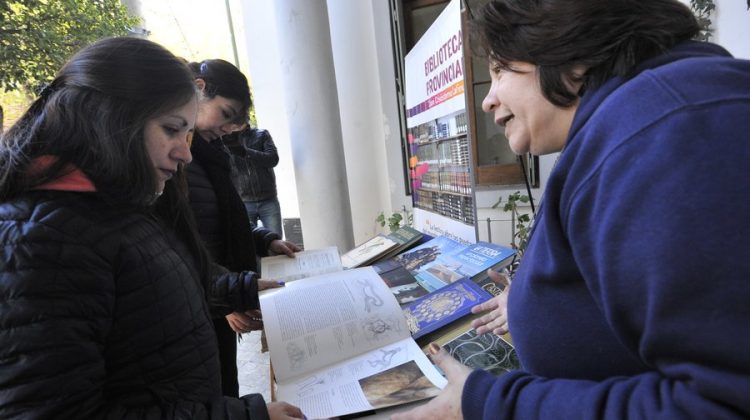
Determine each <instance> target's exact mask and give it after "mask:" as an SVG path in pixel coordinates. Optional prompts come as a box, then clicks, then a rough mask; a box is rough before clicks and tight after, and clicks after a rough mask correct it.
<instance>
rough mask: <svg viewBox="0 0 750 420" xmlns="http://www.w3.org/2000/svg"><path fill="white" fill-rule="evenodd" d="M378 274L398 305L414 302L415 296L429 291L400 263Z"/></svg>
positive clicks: (417, 296)
mask: <svg viewBox="0 0 750 420" xmlns="http://www.w3.org/2000/svg"><path fill="white" fill-rule="evenodd" d="M379 276H380V278H382V279H383V281H384V282H385V284H386V285H387V286H388V288H389V290H390V291H391V293H393V296H395V297H396V301H397V302H398V304H399V305H402V306H403V305H406V304H408V303H409V302H414V301H415V300H417V298H419V297H421V296H424V295H426V294H427V293H429V292H428V291H427V290H426V289H425V288H423V287H422V286H421V285H420V284H419V283H418V282H417V279H416V278H414V276H413V275H412V274H411V273H410V272H409V271H408V270H407V269H405V268H404V267H401V266H400V265H398V266H397V267H395V268H394V269H392V270H389V271H386V272H385V273H379Z"/></svg>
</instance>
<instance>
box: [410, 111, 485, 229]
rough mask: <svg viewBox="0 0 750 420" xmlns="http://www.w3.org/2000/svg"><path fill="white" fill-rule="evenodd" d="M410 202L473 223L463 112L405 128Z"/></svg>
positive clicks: (467, 142)
mask: <svg viewBox="0 0 750 420" xmlns="http://www.w3.org/2000/svg"><path fill="white" fill-rule="evenodd" d="M408 137H409V142H410V144H411V148H410V150H411V152H412V153H411V159H410V168H411V175H412V186H413V191H414V205H415V206H416V207H418V208H421V209H424V210H427V211H430V212H433V213H437V214H440V215H442V216H445V217H449V218H451V219H454V220H457V221H459V222H462V223H465V224H467V225H474V198H473V191H472V179H471V159H470V155H469V148H470V144H469V135H468V123H467V120H466V113H465V112H459V113H456V114H454V115H450V116H446V117H443V118H439V119H435V120H432V121H429V122H426V123H424V124H421V125H419V126H416V127H412V128H410V129H409V133H408Z"/></svg>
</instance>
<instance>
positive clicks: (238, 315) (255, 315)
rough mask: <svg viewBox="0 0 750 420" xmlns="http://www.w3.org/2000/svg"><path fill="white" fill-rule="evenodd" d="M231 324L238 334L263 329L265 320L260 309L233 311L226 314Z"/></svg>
mask: <svg viewBox="0 0 750 420" xmlns="http://www.w3.org/2000/svg"><path fill="white" fill-rule="evenodd" d="M226 318H227V322H228V323H229V326H230V327H231V328H232V330H234V332H236V333H237V334H242V333H248V332H250V331H257V330H262V329H263V320H262V319H261V317H260V311H259V310H255V311H247V312H245V313H242V312H232V313H231V314H229V315H227V316H226Z"/></svg>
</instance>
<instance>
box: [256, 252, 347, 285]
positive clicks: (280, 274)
mask: <svg viewBox="0 0 750 420" xmlns="http://www.w3.org/2000/svg"><path fill="white" fill-rule="evenodd" d="M260 268H261V277H262V278H263V279H264V280H277V281H283V282H289V281H294V280H299V279H301V278H305V277H312V276H316V275H319V274H325V273H331V272H335V271H341V270H343V267H342V266H341V257H339V251H338V248H336V247H335V246H331V247H327V248H321V249H315V250H310V251H302V252H298V253H296V254H294V258H289V257H287V256H286V255H277V256H274V257H264V258H261V260H260Z"/></svg>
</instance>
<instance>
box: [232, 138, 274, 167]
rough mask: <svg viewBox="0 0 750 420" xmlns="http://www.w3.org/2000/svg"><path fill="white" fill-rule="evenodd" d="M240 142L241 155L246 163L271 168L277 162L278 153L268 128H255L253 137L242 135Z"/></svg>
mask: <svg viewBox="0 0 750 420" xmlns="http://www.w3.org/2000/svg"><path fill="white" fill-rule="evenodd" d="M240 144H241V145H242V148H243V149H244V150H243V151H244V154H243V156H241V157H243V158H244V159H245V160H247V161H248V163H251V164H253V165H258V166H263V167H266V168H273V167H275V166H276V165H278V164H279V153H278V151H277V150H276V145H275V144H274V143H273V139H272V138H271V133H269V132H268V130H260V129H259V130H255V138H253V137H250V136H243V137H242V138H241V140H240ZM258 146H260V147H258Z"/></svg>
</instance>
